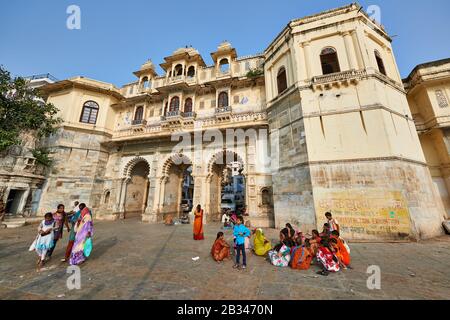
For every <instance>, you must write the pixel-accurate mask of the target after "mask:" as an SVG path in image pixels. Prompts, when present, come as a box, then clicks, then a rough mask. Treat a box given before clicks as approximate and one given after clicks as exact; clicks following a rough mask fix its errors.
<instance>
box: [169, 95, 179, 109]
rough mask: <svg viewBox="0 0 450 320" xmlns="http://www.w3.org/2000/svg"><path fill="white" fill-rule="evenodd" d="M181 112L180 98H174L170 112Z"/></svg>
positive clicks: (171, 101)
mask: <svg viewBox="0 0 450 320" xmlns="http://www.w3.org/2000/svg"><path fill="white" fill-rule="evenodd" d="M178 110H180V98H178V97H173V98H172V100H170V108H169V111H170V112H174V111H178Z"/></svg>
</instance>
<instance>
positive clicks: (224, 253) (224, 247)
mask: <svg viewBox="0 0 450 320" xmlns="http://www.w3.org/2000/svg"><path fill="white" fill-rule="evenodd" d="M211 255H212V257H213V259H214V260H215V261H217V262H219V263H220V262H222V261H223V260H224V259H227V258H230V245H229V244H228V243H227V242H226V241H225V239H224V235H223V232H219V233H218V234H217V238H216V241H214V244H213V246H212V248H211Z"/></svg>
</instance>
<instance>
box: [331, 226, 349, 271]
mask: <svg viewBox="0 0 450 320" xmlns="http://www.w3.org/2000/svg"><path fill="white" fill-rule="evenodd" d="M336 232H337V231H336ZM330 243H331V246H332V247H333V249H334V252H335V253H334V254H335V256H336V257H337V258H338V259H339V264H340V266H341V267H342V268H343V269H347V267H348V266H350V261H351V260H350V254H349V253H348V251H347V248H346V247H345V246H344V243H343V242H342V240H341V239H339V237H338V238H331V239H330Z"/></svg>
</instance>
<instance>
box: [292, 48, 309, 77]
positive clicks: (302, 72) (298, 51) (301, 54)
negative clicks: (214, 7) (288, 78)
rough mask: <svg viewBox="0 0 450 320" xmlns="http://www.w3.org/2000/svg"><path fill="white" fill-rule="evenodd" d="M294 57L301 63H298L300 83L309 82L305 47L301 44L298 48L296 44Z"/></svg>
mask: <svg viewBox="0 0 450 320" xmlns="http://www.w3.org/2000/svg"><path fill="white" fill-rule="evenodd" d="M293 48H294V55H295V57H298V58H297V59H298V60H297V61H299V62H300V63H297V78H298V79H297V80H298V81H304V80H308V74H307V71H306V68H307V66H306V59H305V49H304V48H303V45H302V44H300V45H299V46H298V47H297V46H296V44H295V43H294V46H293Z"/></svg>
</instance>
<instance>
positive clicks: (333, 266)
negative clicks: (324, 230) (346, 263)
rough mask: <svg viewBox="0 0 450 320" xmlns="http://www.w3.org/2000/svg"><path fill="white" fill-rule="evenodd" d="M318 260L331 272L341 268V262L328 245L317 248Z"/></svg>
mask: <svg viewBox="0 0 450 320" xmlns="http://www.w3.org/2000/svg"><path fill="white" fill-rule="evenodd" d="M317 260H318V261H319V262H321V263H322V265H323V267H324V268H325V269H326V270H327V271H329V272H338V271H339V270H340V267H339V262H338V261H337V258H336V257H335V256H334V254H333V252H331V251H330V249H328V248H326V247H320V248H319V250H317Z"/></svg>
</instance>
